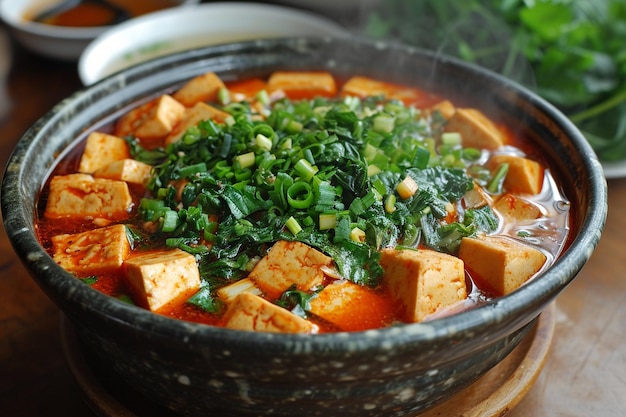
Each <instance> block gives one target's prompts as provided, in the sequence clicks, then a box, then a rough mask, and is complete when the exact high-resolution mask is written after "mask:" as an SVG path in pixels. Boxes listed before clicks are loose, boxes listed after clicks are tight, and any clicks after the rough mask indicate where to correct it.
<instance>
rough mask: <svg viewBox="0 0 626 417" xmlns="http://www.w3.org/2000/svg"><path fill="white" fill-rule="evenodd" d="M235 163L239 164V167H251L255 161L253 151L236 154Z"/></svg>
mask: <svg viewBox="0 0 626 417" xmlns="http://www.w3.org/2000/svg"><path fill="white" fill-rule="evenodd" d="M235 163H236V164H237V165H239V167H240V168H241V169H245V168H250V167H253V166H254V163H255V155H254V152H248V153H244V154H242V155H237V156H236V157H235Z"/></svg>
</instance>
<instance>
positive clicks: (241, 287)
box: [216, 278, 263, 303]
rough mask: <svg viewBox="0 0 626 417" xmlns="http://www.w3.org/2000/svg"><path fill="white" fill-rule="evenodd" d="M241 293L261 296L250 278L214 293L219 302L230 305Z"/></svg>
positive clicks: (261, 292)
mask: <svg viewBox="0 0 626 417" xmlns="http://www.w3.org/2000/svg"><path fill="white" fill-rule="evenodd" d="M242 292H249V293H251V294H254V295H263V291H261V290H260V289H259V288H258V287H257V286H256V285H255V284H254V281H252V280H251V279H250V278H244V279H240V280H239V281H235V282H233V283H232V284H228V285H225V286H223V287H221V288H219V289H218V290H217V291H216V294H217V296H218V297H219V298H220V300H222V301H224V302H226V303H230V302H232V301H233V300H234V299H235V298H236V297H237V296H238V295H239V294H241V293H242Z"/></svg>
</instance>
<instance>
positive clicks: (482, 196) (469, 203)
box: [463, 183, 491, 209]
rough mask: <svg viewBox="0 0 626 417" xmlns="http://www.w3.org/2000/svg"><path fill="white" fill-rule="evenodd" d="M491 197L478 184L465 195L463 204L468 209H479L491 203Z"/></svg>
mask: <svg viewBox="0 0 626 417" xmlns="http://www.w3.org/2000/svg"><path fill="white" fill-rule="evenodd" d="M490 203H491V197H490V196H489V194H487V192H485V191H484V190H483V189H482V188H481V187H480V186H479V185H478V184H476V183H474V188H472V189H471V190H469V191H467V192H466V193H465V194H464V195H463V205H464V207H465V208H467V209H477V208H481V207H484V206H486V205H489V204H490Z"/></svg>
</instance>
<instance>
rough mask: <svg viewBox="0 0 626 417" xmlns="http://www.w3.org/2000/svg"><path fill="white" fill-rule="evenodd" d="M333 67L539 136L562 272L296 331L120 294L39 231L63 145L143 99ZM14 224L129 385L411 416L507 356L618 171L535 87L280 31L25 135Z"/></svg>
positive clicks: (260, 409)
mask: <svg viewBox="0 0 626 417" xmlns="http://www.w3.org/2000/svg"><path fill="white" fill-rule="evenodd" d="M286 68H291V69H328V70H331V71H333V72H335V73H337V74H339V75H341V74H357V73H358V74H363V75H369V76H372V77H376V78H383V79H386V80H394V81H397V82H402V83H409V84H415V85H420V86H422V87H424V88H427V89H430V90H432V91H434V92H437V93H439V94H441V95H443V96H446V97H452V98H458V99H459V100H460V103H467V104H468V105H472V106H475V107H478V108H481V109H482V110H483V111H485V112H487V113H488V114H489V115H490V116H491V117H494V118H496V119H498V120H501V121H503V122H505V123H507V124H508V125H509V126H512V127H513V128H515V129H520V130H521V131H523V132H524V133H525V134H526V135H528V136H529V137H530V138H531V139H532V140H533V141H534V142H535V146H537V147H538V148H539V149H540V150H541V152H543V153H544V154H545V155H547V156H548V157H549V158H551V159H552V160H553V166H552V170H553V171H554V173H555V174H556V176H557V178H560V180H561V182H562V184H563V190H564V192H565V193H566V195H567V196H568V197H569V198H570V200H571V201H572V202H573V204H572V211H571V213H572V239H571V241H570V242H569V244H568V247H567V249H566V250H565V252H564V253H563V255H562V256H561V257H560V259H559V260H558V261H557V262H556V263H555V264H554V266H553V267H552V268H550V270H549V271H547V272H546V273H545V274H544V275H543V276H541V277H540V278H538V279H535V280H533V281H532V282H529V283H527V284H526V285H525V286H523V287H522V288H521V289H519V290H517V291H515V292H513V293H512V294H510V295H508V296H506V297H502V298H500V299H498V300H496V301H493V302H491V303H489V304H487V305H485V306H482V307H480V308H476V309H474V310H471V311H467V312H464V313H461V314H457V315H455V316H451V317H448V318H443V319H439V320H436V321H432V322H429V323H421V324H411V325H404V326H399V327H394V328H387V329H381V330H376V331H367V332H359V333H337V334H322V335H315V336H311V335H284V334H268V333H251V332H240V331H233V330H228V329H221V328H214V327H210V326H204V325H197V324H191V323H185V322H181V321H176V320H173V319H169V318H166V317H161V316H158V315H155V314H152V313H149V312H148V311H145V310H141V309H139V308H136V307H133V306H131V305H128V304H125V303H123V302H121V301H118V300H115V299H113V298H109V297H107V296H104V295H103V294H101V293H99V292H97V291H95V290H93V289H91V288H89V287H88V286H87V285H84V284H83V283H81V282H79V281H78V280H76V279H75V278H73V277H72V276H71V275H69V274H68V273H66V272H64V271H63V270H62V269H60V267H59V266H57V265H56V264H55V263H54V262H53V260H52V259H51V258H50V257H49V256H48V255H47V254H46V253H45V252H44V251H43V250H42V248H41V246H40V245H39V243H38V242H37V240H36V238H35V235H34V220H33V218H34V215H35V212H36V207H35V202H36V199H37V196H38V193H39V190H40V188H41V186H42V183H43V182H44V181H45V178H46V176H47V175H48V174H49V172H50V169H51V167H52V166H53V164H54V163H55V160H56V158H57V157H58V156H59V154H62V153H63V152H64V150H65V149H66V147H67V146H68V145H69V144H71V143H73V142H74V141H75V140H81V139H82V138H84V137H85V135H86V134H87V133H88V132H89V131H90V130H93V129H96V128H99V127H101V126H103V125H105V124H106V123H107V122H110V121H111V120H112V118H114V117H116V115H119V114H120V112H122V111H124V109H125V108H127V107H128V106H129V105H131V104H132V103H135V102H136V101H137V100H138V99H139V98H142V97H146V96H150V95H155V94H158V93H160V92H163V91H168V90H169V89H173V88H176V87H177V86H178V85H180V84H181V83H182V82H183V81H185V80H187V79H189V78H191V77H192V76H194V75H196V74H199V73H202V72H205V71H208V70H212V71H215V72H217V73H219V74H220V76H222V77H224V78H225V79H228V78H230V77H237V76H243V77H248V76H255V75H265V74H268V73H269V72H271V71H272V70H275V69H286ZM2 192H3V194H2V210H3V214H4V222H5V228H6V231H7V233H8V235H9V238H10V240H11V242H12V243H13V245H14V248H15V250H16V252H17V253H18V254H19V256H20V257H21V259H22V260H23V262H24V264H25V265H26V267H27V268H28V270H29V271H30V272H31V274H32V276H33V278H34V279H35V280H36V282H37V283H38V284H39V285H40V286H41V287H42V288H43V289H44V290H45V292H46V293H47V294H48V295H49V296H50V298H51V299H52V300H54V301H55V302H56V303H57V304H58V305H59V307H60V308H61V309H62V310H63V312H64V313H65V314H66V315H67V317H68V318H69V319H70V320H71V321H72V323H73V325H74V327H75V328H76V331H77V334H78V337H79V340H80V341H81V346H82V349H83V350H84V352H85V355H86V356H87V358H88V360H90V361H91V363H93V364H96V365H95V366H97V367H98V368H99V369H100V370H101V371H102V372H103V373H104V374H106V375H107V376H108V377H109V378H111V379H114V380H119V381H120V384H122V383H125V384H128V386H130V387H132V388H133V389H134V390H137V391H138V392H140V393H141V394H143V395H145V396H146V397H148V398H149V399H150V400H151V401H153V402H155V403H157V404H160V405H161V406H163V407H167V408H169V409H171V410H174V411H176V412H177V413H180V414H181V415H189V416H210V415H216V416H237V415H254V416H257V415H258V416H269V415H277V416H289V417H293V416H334V417H337V416H358V417H366V416H407V415H411V413H417V412H419V411H420V410H424V409H427V408H428V407H430V406H432V405H434V404H437V403H439V402H441V401H443V400H445V399H446V398H448V397H449V396H450V395H452V394H454V393H455V392H457V391H458V390H460V389H461V388H463V387H464V386H466V385H468V384H469V383H470V382H472V381H474V380H475V379H476V378H478V377H479V376H480V375H481V374H483V373H484V372H486V371H487V370H488V369H489V368H491V367H492V366H493V365H495V364H496V363H498V362H499V361H500V360H501V359H502V358H503V357H504V356H506V355H507V353H509V352H510V351H511V350H512V349H513V348H514V347H515V346H516V344H517V343H518V342H519V341H520V340H521V339H522V338H523V336H524V334H525V333H526V331H527V330H528V329H529V328H530V326H531V325H532V323H533V322H534V320H535V319H536V317H537V315H538V314H539V313H540V312H541V310H542V309H543V308H544V307H545V306H546V305H547V304H548V303H549V302H550V301H552V300H553V299H554V298H555V297H556V296H557V295H558V294H559V293H560V291H561V290H563V289H564V288H565V287H566V286H567V285H568V284H569V283H570V282H571V280H572V279H573V278H574V277H575V276H576V274H577V273H578V271H579V270H580V269H581V268H582V266H583V265H584V264H585V262H586V261H587V260H588V259H589V257H590V256H591V254H592V252H593V250H594V248H595V246H596V244H597V242H598V240H599V238H600V234H601V230H602V228H603V226H604V221H605V217H606V212H607V201H606V192H607V191H606V182H605V179H604V177H603V175H602V168H601V166H600V164H599V163H598V161H597V159H596V157H595V156H594V154H593V152H592V150H591V148H590V147H589V145H588V144H587V142H586V141H585V139H584V138H583V136H582V135H581V134H580V133H579V132H578V131H577V130H576V129H575V127H574V126H573V125H572V124H571V123H570V122H569V121H568V120H567V119H566V118H565V117H563V116H562V115H561V114H560V113H558V112H557V111H556V110H555V109H554V108H553V107H552V106H550V105H549V104H547V103H546V102H545V101H543V100H541V99H539V98H538V97H537V96H535V95H534V94H532V93H530V92H528V91H526V90H524V89H522V88H520V87H518V86H516V85H515V84H512V83H511V82H509V81H507V80H505V79H503V78H500V77H498V76H496V75H494V74H492V73H489V72H486V71H484V70H482V69H479V68H476V67H472V66H468V65H466V64H462V63H459V62H457V61H455V60H450V59H448V58H445V57H441V56H437V55H433V54H431V53H428V52H424V51H420V50H417V49H409V48H403V47H392V46H389V45H383V44H371V43H366V42H361V41H357V40H353V39H343V40H333V39H283V40H264V41H256V42H247V43H239V44H231V45H222V46H216V47H208V48H205V49H199V50H194V51H191V52H184V53H181V54H177V55H172V56H168V57H164V58H160V59H158V60H155V61H151V62H149V63H145V64H142V65H140V66H138V67H134V68H131V69H129V70H126V71H124V72H122V73H119V74H116V75H114V76H113V77H111V78H107V79H105V80H103V81H101V82H99V83H97V84H95V85H93V86H92V87H90V88H87V89H85V90H82V91H79V92H78V93H76V94H75V95H73V96H71V97H69V98H68V99H66V100H65V101H63V102H62V103H60V104H59V105H58V106H56V107H55V108H54V109H53V110H52V111H51V112H50V113H48V114H47V115H46V116H45V117H43V118H42V119H41V120H39V121H38V122H37V123H36V124H35V125H34V126H33V127H32V128H31V129H30V130H29V131H28V132H27V133H26V134H25V135H24V137H23V138H22V140H21V141H20V142H19V144H18V145H17V147H16V149H15V151H14V154H13V155H12V157H11V159H10V161H9V163H8V166H7V169H6V173H5V176H4V180H3V188H2Z"/></svg>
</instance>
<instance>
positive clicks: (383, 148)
mask: <svg viewBox="0 0 626 417" xmlns="http://www.w3.org/2000/svg"><path fill="white" fill-rule="evenodd" d="M223 110H225V111H227V112H229V113H230V114H231V115H232V117H230V118H229V119H228V120H227V123H224V124H219V123H216V122H214V121H210V120H209V121H204V122H201V123H200V124H198V125H197V126H196V127H194V128H192V129H189V130H188V131H187V132H186V134H185V135H184V136H183V137H182V140H180V141H178V142H175V143H172V144H169V145H168V146H167V147H166V148H165V149H163V150H152V151H146V150H144V149H142V148H141V146H139V144H138V143H137V142H134V141H133V140H132V139H129V140H130V141H131V142H133V143H132V146H131V148H132V150H133V154H134V155H133V156H134V157H135V158H138V159H142V158H147V161H148V162H150V163H155V162H156V161H155V156H156V155H161V157H160V159H159V160H158V162H157V163H156V165H155V167H154V172H153V176H152V180H151V182H150V184H149V187H148V188H149V191H150V193H151V195H152V197H151V198H144V199H143V200H142V201H141V204H140V212H141V215H142V216H143V219H144V221H146V222H151V223H152V224H154V225H155V228H156V230H157V232H156V234H150V235H147V234H146V239H161V238H163V237H165V238H166V244H167V246H169V247H178V248H180V249H183V250H185V251H187V252H190V253H193V254H195V255H196V257H197V259H198V260H199V267H200V271H201V276H202V278H203V281H204V282H205V284H206V285H205V287H204V288H203V289H202V290H201V291H200V293H198V295H196V296H195V297H194V298H193V299H192V301H193V302H194V303H196V304H198V305H202V306H205V307H206V308H208V309H212V308H216V307H215V306H214V305H213V304H212V301H211V299H210V297H209V296H208V294H209V293H210V291H211V290H212V289H215V288H217V287H219V286H221V285H224V284H226V283H228V282H231V281H234V280H237V279H240V278H243V277H244V276H246V275H247V273H248V272H249V270H250V268H251V266H252V265H253V264H254V262H255V260H258V259H259V258H260V257H262V256H263V255H264V254H265V252H266V251H267V249H268V248H269V247H270V246H271V244H272V243H273V242H275V241H277V240H297V241H300V242H303V243H306V244H308V245H310V246H312V247H315V248H317V249H319V250H320V251H322V252H324V253H326V254H328V255H329V256H331V257H332V258H333V260H334V261H335V264H336V266H337V268H338V273H339V274H340V275H341V276H342V277H344V278H346V279H349V280H351V281H352V282H355V283H359V284H364V285H369V286H376V285H378V284H379V282H380V279H381V277H382V272H383V271H382V268H381V266H380V265H379V263H378V261H379V257H380V254H379V249H380V248H383V247H388V246H404V247H412V248H415V247H417V246H418V245H426V246H428V247H432V248H434V249H437V250H442V251H446V252H449V253H455V251H456V250H457V248H458V245H459V242H460V239H461V238H462V237H464V236H474V235H476V234H477V233H479V232H485V233H489V232H491V231H493V230H495V229H496V228H497V226H498V220H497V218H496V216H495V215H494V213H493V212H492V210H491V208H490V207H489V206H485V207H483V208H480V209H468V210H463V209H462V208H461V206H460V203H459V202H460V200H461V198H462V197H463V195H464V194H465V193H466V192H467V191H469V190H471V189H472V188H473V186H474V179H473V178H472V177H471V176H470V175H468V167H470V166H472V165H473V164H475V163H478V162H480V158H481V152H479V151H478V150H475V149H463V148H462V147H461V145H460V143H459V142H458V141H455V140H453V139H454V138H448V140H443V141H442V140H441V135H442V132H441V123H440V119H439V117H438V114H437V113H434V114H426V113H424V114H422V113H421V112H420V110H418V109H416V108H414V107H410V106H405V105H403V104H402V103H400V102H397V101H388V100H383V98H381V97H378V98H369V99H363V100H361V99H357V98H353V97H350V98H346V99H332V100H331V99H322V98H317V99H312V100H301V101H290V100H289V99H281V100H278V101H276V102H275V103H273V104H272V105H271V107H270V106H267V107H265V108H263V109H262V110H261V111H262V112H263V113H264V117H258V116H259V115H258V113H257V112H258V109H257V108H256V107H252V106H251V105H250V104H248V103H247V102H239V103H233V104H230V105H229V104H227V105H225V106H223ZM450 139H452V140H450ZM405 182H406V183H407V184H409V185H410V186H412V187H413V189H412V190H409V194H403V193H402V192H401V187H402V185H401V184H403V183H405ZM409 188H410V187H409ZM403 197H404V198H403ZM451 212H454V213H457V214H458V217H455V218H454V219H455V220H458V221H454V222H452V221H449V217H450V216H449V215H450V213H451ZM297 296H298V294H297V293H294V294H293V297H296V298H297ZM290 300H291V298H290ZM288 301H289V300H285V302H288ZM290 302H291V301H290Z"/></svg>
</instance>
